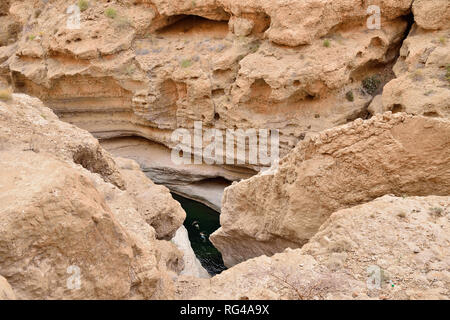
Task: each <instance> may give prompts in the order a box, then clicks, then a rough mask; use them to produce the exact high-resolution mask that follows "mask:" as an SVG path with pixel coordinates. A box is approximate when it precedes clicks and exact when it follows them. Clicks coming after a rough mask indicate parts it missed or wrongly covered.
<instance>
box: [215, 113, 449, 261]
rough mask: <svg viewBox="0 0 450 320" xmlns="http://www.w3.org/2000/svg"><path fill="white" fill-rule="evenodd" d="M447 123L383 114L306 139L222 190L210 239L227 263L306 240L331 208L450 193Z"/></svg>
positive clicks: (333, 209)
mask: <svg viewBox="0 0 450 320" xmlns="http://www.w3.org/2000/svg"><path fill="white" fill-rule="evenodd" d="M449 145H450V121H449V120H447V119H436V118H426V117H421V116H411V115H406V114H403V113H399V114H391V113H386V114H383V115H377V116H375V117H373V118H371V119H370V120H366V121H363V120H360V119H359V120H356V121H354V122H352V123H350V124H347V125H344V126H341V127H337V128H333V129H329V130H326V131H323V132H322V133H320V134H319V135H317V136H314V137H312V138H308V139H306V140H305V141H302V142H301V143H299V145H298V146H297V147H296V148H295V149H294V150H293V151H292V152H291V153H290V154H289V155H288V156H286V157H285V158H283V159H282V160H281V161H280V163H279V165H278V166H277V167H275V166H274V167H273V168H271V170H269V171H267V172H265V173H263V174H259V175H257V176H254V177H252V178H250V179H247V180H244V181H242V182H240V183H236V184H233V185H232V186H230V187H228V188H227V189H226V190H225V194H224V197H223V204H222V214H221V216H220V224H221V228H220V229H219V230H218V231H216V232H215V233H214V234H212V235H211V241H212V242H213V243H214V245H215V246H216V247H217V248H218V249H219V250H220V251H221V252H222V255H223V258H224V262H225V264H226V265H228V266H231V265H234V264H236V263H239V262H242V261H244V260H246V259H249V258H252V257H256V256H259V255H262V254H267V255H270V254H274V253H276V252H280V251H282V250H283V249H285V248H287V247H291V248H296V247H301V246H302V245H304V244H305V243H306V242H307V241H308V240H309V239H310V238H311V237H312V236H313V235H314V234H315V233H316V232H317V230H318V229H319V227H320V226H321V224H322V223H324V222H325V220H326V219H327V218H328V217H329V216H330V214H331V213H332V212H334V211H336V210H339V209H342V208H346V207H350V206H353V205H356V204H361V203H364V202H368V201H370V200H372V199H375V198H377V197H380V196H382V195H385V194H396V195H448V194H449V193H450V167H449V163H450V148H449Z"/></svg>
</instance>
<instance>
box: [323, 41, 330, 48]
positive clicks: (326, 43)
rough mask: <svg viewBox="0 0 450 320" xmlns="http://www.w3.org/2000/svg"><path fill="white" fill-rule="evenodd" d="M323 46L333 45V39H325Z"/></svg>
mask: <svg viewBox="0 0 450 320" xmlns="http://www.w3.org/2000/svg"><path fill="white" fill-rule="evenodd" d="M323 46H324V47H325V48H329V47H330V46H331V41H330V40H329V39H325V40H323Z"/></svg>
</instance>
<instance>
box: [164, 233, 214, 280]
mask: <svg viewBox="0 0 450 320" xmlns="http://www.w3.org/2000/svg"><path fill="white" fill-rule="evenodd" d="M171 241H172V242H173V243H174V244H175V245H176V246H177V248H178V249H180V250H181V252H183V260H184V269H183V270H182V271H181V273H180V275H186V276H193V277H196V278H210V275H209V274H208V271H206V269H205V268H203V266H202V264H201V263H200V260H198V259H197V257H196V256H195V253H194V250H192V247H191V242H190V241H189V236H188V232H187V230H186V228H185V227H184V226H181V227H180V228H179V229H178V230H177V232H176V233H175V236H174V237H173V238H172V240H171Z"/></svg>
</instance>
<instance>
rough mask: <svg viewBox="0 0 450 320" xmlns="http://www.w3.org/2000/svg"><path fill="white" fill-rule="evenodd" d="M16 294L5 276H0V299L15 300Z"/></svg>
mask: <svg viewBox="0 0 450 320" xmlns="http://www.w3.org/2000/svg"><path fill="white" fill-rule="evenodd" d="M15 299H16V295H15V294H14V291H13V289H12V288H11V286H10V285H9V283H8V281H6V279H5V278H3V277H2V276H0V300H15Z"/></svg>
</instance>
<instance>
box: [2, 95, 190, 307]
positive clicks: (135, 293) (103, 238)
mask: <svg viewBox="0 0 450 320" xmlns="http://www.w3.org/2000/svg"><path fill="white" fill-rule="evenodd" d="M0 153H1V156H0V162H1V166H0V171H1V172H0V176H1V177H2V181H1V185H0V189H1V192H0V198H1V203H2V206H1V208H0V217H1V221H2V223H1V224H0V229H1V232H0V256H1V259H0V274H1V275H2V276H3V277H5V278H6V279H7V281H8V282H9V284H10V285H11V286H12V287H13V289H14V292H15V294H16V295H17V297H18V298H19V299H63V298H64V299H127V298H147V299H150V298H152V299H156V298H170V297H172V295H173V280H172V278H173V277H175V276H176V275H177V274H178V273H179V272H181V270H182V269H183V267H184V264H183V255H182V254H181V252H180V251H178V250H177V249H176V247H175V246H174V245H173V244H172V243H170V242H168V241H162V240H158V239H157V238H158V236H159V237H166V238H167V237H170V235H171V234H173V233H175V230H177V229H178V228H179V226H180V225H181V223H182V221H183V219H184V211H183V210H182V209H181V207H180V205H179V204H178V203H176V202H175V201H174V200H173V199H171V198H170V194H169V192H168V190H167V189H165V188H163V187H160V186H155V185H153V184H152V183H151V182H149V181H148V179H147V178H146V177H145V175H144V174H143V173H141V172H140V171H137V170H136V168H138V165H137V164H136V163H134V162H132V161H131V160H121V159H118V163H119V164H120V166H118V165H116V162H115V161H114V160H113V158H112V157H111V156H110V155H109V154H108V153H107V152H106V151H104V150H103V149H102V148H101V147H100V145H99V143H98V141H97V140H95V139H94V138H93V137H92V136H91V135H90V134H89V133H88V132H86V131H84V130H81V129H78V128H76V127H74V126H72V125H70V124H67V123H64V122H61V121H59V120H58V118H57V117H56V116H55V115H54V114H53V113H52V112H51V111H50V109H48V108H46V107H44V106H43V105H42V103H41V102H40V101H39V100H37V99H35V98H30V97H28V96H25V95H14V96H13V99H12V101H10V102H8V103H4V102H0ZM137 183H139V184H140V185H142V187H143V188H142V189H139V190H136V184H137ZM151 206H153V207H154V208H150V207H151ZM156 210H158V211H156ZM157 215H160V216H157ZM161 224H162V225H163V226H164V228H161ZM152 225H154V226H155V227H153V226H152ZM155 229H156V230H155Z"/></svg>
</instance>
